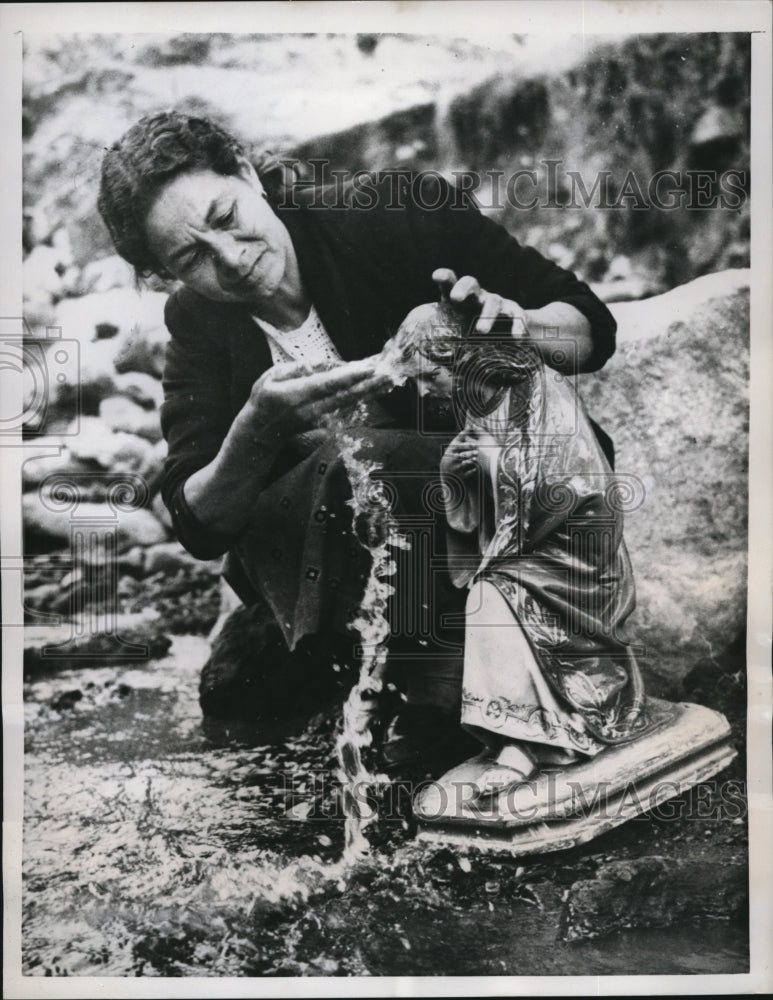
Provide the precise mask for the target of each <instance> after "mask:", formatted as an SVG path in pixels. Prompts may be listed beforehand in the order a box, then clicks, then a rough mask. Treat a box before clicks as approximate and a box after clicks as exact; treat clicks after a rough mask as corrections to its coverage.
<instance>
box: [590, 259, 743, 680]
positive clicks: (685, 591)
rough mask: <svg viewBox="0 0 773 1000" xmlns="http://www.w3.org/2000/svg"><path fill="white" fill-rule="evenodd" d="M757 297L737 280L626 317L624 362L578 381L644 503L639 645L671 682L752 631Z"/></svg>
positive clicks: (631, 540) (709, 280)
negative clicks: (753, 313)
mask: <svg viewBox="0 0 773 1000" xmlns="http://www.w3.org/2000/svg"><path fill="white" fill-rule="evenodd" d="M748 284H749V275H748V272H747V271H741V270H739V271H725V272H723V273H721V274H715V275H707V276H706V277H703V278H698V279H696V280H695V281H693V282H690V283H689V284H688V285H684V286H682V287H680V288H676V289H674V290H673V291H671V292H667V293H666V294H665V295H659V296H656V297H654V298H651V299H647V300H644V301H642V302H636V303H630V304H629V303H622V304H619V305H615V306H613V307H612V312H613V314H614V315H615V318H616V319H617V321H618V349H617V353H616V354H615V356H614V357H613V358H612V359H611V360H610V361H609V362H608V363H607V365H606V366H605V368H604V370H603V371H601V372H599V373H596V374H594V375H590V376H583V377H582V378H581V379H580V381H579V389H580V392H581V395H582V396H583V397H584V399H585V402H586V403H587V406H588V410H589V412H590V414H591V415H592V416H593V418H594V419H595V420H597V421H598V422H599V423H600V424H601V425H602V427H603V428H604V430H606V432H607V433H608V434H610V435H611V436H612V438H613V440H614V442H615V450H616V474H618V475H619V476H620V482H621V484H622V488H623V489H627V488H628V487H630V488H631V490H632V495H631V498H630V503H625V504H624V508H625V514H624V516H625V537H626V542H627V545H628V548H629V551H630V554H631V560H632V562H633V569H634V574H635V577H636V590H637V611H636V614H635V617H634V618H633V619H632V622H631V634H632V636H634V637H635V639H636V641H637V642H639V643H642V644H643V645H644V648H645V655H644V656H643V657H641V659H642V660H644V661H646V663H647V664H648V665H650V666H652V668H653V669H654V670H655V671H656V672H657V673H659V674H661V675H662V676H664V677H666V678H667V679H668V680H671V681H678V680H680V679H681V678H682V677H683V676H684V675H685V674H686V673H687V672H688V671H689V670H690V669H691V668H692V667H694V666H696V665H697V663H698V662H699V661H701V660H703V659H705V658H706V654H707V651H711V653H712V655H713V656H714V657H718V656H721V655H722V652H723V650H724V649H725V648H726V647H727V646H728V644H729V643H731V642H733V641H734V640H735V637H736V636H737V635H738V634H739V632H742V631H743V629H744V628H745V622H746V509H747V472H748V470H747V458H746V455H747V448H746V441H747V430H748V400H747V379H748V350H749V312H748V310H749V288H748Z"/></svg>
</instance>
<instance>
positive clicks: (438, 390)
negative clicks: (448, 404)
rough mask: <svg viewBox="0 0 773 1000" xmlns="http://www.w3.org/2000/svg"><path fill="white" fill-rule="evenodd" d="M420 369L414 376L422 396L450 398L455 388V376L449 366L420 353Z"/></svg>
mask: <svg viewBox="0 0 773 1000" xmlns="http://www.w3.org/2000/svg"><path fill="white" fill-rule="evenodd" d="M418 358H419V370H418V372H417V373H416V374H415V375H414V376H413V380H414V382H415V383H416V388H417V390H418V393H419V395H420V396H441V397H443V398H445V399H448V398H449V397H450V396H451V389H452V388H453V376H452V375H451V371H450V369H448V368H443V367H442V366H441V365H436V364H434V363H433V362H432V361H428V360H427V358H425V357H423V356H422V355H418Z"/></svg>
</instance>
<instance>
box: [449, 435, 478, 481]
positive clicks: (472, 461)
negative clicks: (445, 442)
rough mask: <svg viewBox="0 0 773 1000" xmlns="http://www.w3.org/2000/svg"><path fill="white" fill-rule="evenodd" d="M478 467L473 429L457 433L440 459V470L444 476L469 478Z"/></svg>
mask: <svg viewBox="0 0 773 1000" xmlns="http://www.w3.org/2000/svg"><path fill="white" fill-rule="evenodd" d="M477 467H478V443H477V437H476V435H475V432H474V431H470V430H463V431H462V432H461V434H457V435H456V437H455V438H454V439H453V441H452V442H451V444H449V446H448V447H447V448H446V450H445V452H444V453H443V457H442V458H441V459H440V471H441V473H443V474H444V475H446V476H459V477H460V478H461V479H467V478H469V477H470V476H471V475H472V474H473V473H474V472H475V470H476V469H477Z"/></svg>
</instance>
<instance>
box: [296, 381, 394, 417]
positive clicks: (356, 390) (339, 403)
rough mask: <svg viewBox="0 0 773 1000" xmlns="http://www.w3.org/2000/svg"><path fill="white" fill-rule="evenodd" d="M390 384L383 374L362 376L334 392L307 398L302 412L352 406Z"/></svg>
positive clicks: (316, 411) (327, 411)
mask: <svg viewBox="0 0 773 1000" xmlns="http://www.w3.org/2000/svg"><path fill="white" fill-rule="evenodd" d="M391 385H392V381H391V379H389V378H385V377H384V376H383V375H374V376H371V377H370V378H364V379H362V380H361V381H359V382H356V383H354V384H353V385H348V386H342V387H340V388H339V389H338V390H337V391H336V392H332V393H328V394H326V395H324V396H318V397H316V398H314V399H309V400H308V401H307V404H306V406H304V412H306V413H307V414H308V415H313V414H318V415H321V414H323V413H331V412H332V411H333V410H340V409H343V408H344V407H347V406H352V405H354V404H355V403H358V402H359V401H360V400H361V399H367V398H371V397H373V396H377V395H378V394H379V393H380V392H381V391H382V390H384V389H387V388H390V387H391Z"/></svg>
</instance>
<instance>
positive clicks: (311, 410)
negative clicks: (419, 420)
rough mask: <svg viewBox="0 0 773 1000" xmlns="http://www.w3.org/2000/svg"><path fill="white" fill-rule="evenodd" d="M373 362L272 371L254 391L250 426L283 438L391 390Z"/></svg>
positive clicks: (301, 365)
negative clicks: (340, 410)
mask: <svg viewBox="0 0 773 1000" xmlns="http://www.w3.org/2000/svg"><path fill="white" fill-rule="evenodd" d="M376 361H377V358H365V359H363V360H361V361H349V362H340V363H336V362H323V363H320V364H316V365H308V364H304V363H302V362H290V363H287V364H278V365H274V367H273V368H270V369H269V370H268V371H267V372H264V374H263V375H261V376H260V378H259V379H258V380H257V381H256V382H255V384H254V385H253V387H252V392H251V393H250V401H249V404H248V405H249V410H250V423H252V424H253V427H254V428H255V429H256V430H257V429H260V430H262V431H263V430H265V431H267V432H269V433H273V434H274V435H275V436H277V437H282V438H284V437H289V436H291V435H293V434H297V433H298V432H300V431H304V430H309V429H310V428H313V427H318V426H319V423H320V420H321V418H322V417H323V416H325V415H326V414H328V413H332V412H333V411H334V410H339V409H342V408H344V407H347V406H353V405H354V404H355V403H358V402H359V401H360V400H361V399H366V398H368V397H372V396H374V395H378V394H379V393H380V392H381V391H383V390H385V389H387V388H389V387H391V384H392V383H391V380H390V379H389V378H388V377H385V376H384V375H376V374H375V369H376Z"/></svg>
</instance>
